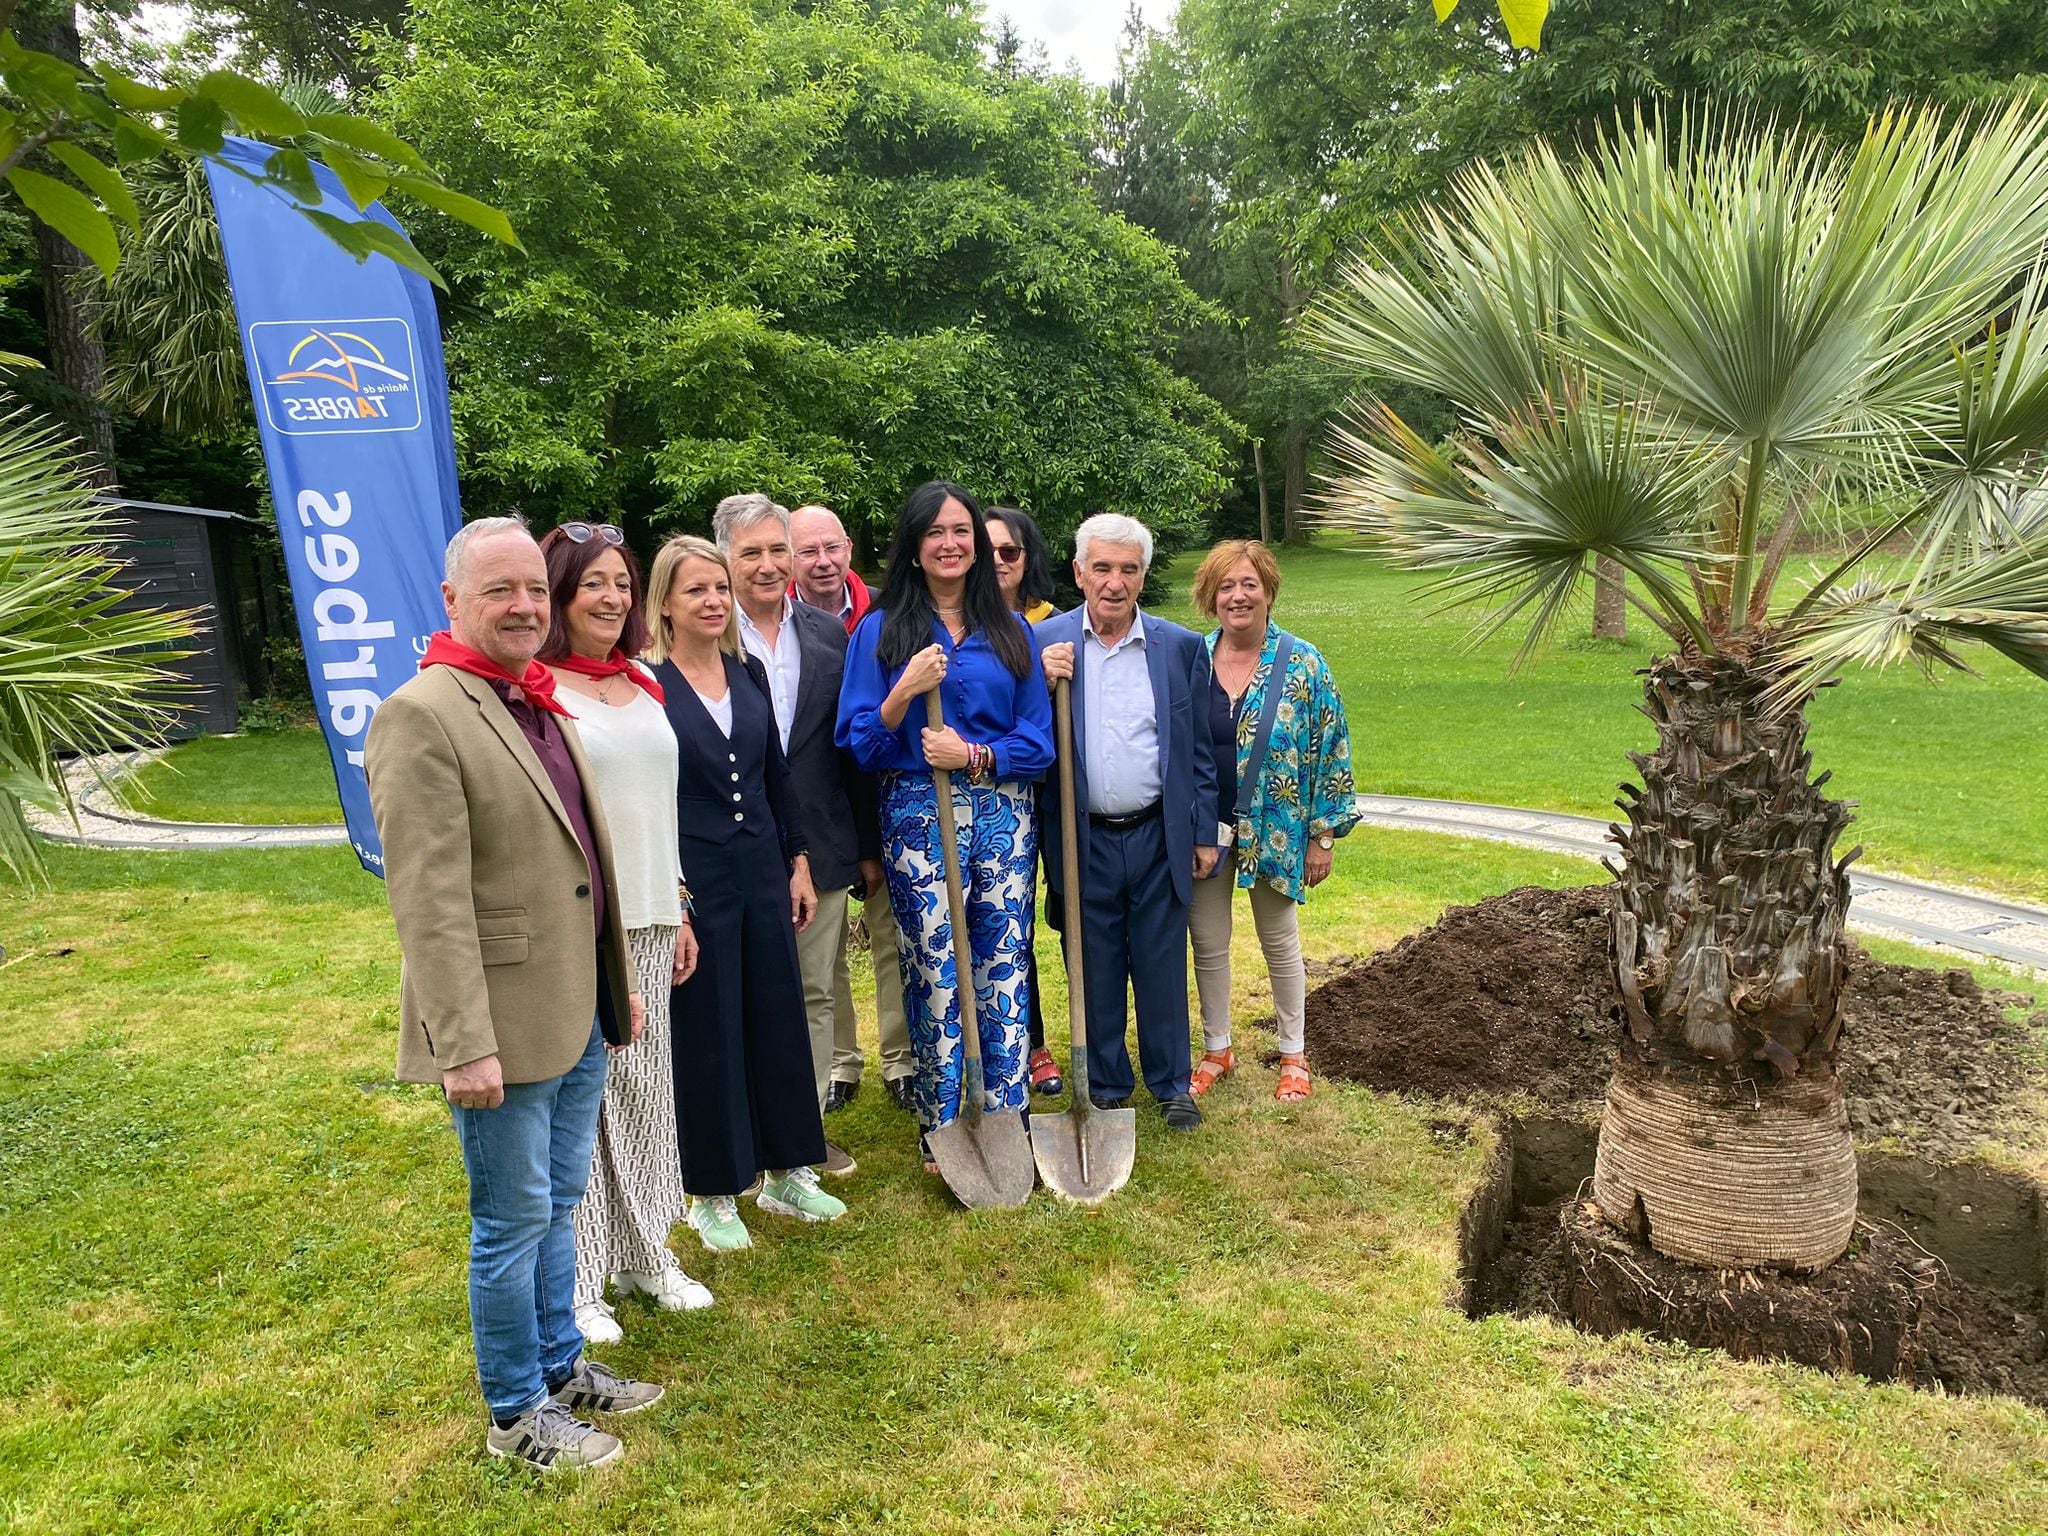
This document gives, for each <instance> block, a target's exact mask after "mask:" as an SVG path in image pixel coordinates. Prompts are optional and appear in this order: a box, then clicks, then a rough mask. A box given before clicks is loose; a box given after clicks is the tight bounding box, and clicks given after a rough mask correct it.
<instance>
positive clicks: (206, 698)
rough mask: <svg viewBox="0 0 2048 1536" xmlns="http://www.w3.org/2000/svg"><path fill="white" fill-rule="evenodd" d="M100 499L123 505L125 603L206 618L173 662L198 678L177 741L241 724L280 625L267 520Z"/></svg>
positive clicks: (117, 545)
mask: <svg viewBox="0 0 2048 1536" xmlns="http://www.w3.org/2000/svg"><path fill="white" fill-rule="evenodd" d="M98 500H100V501H102V502H104V503H105V504H106V505H107V506H109V507H112V508H118V509H119V510H118V513H117V515H116V519H115V526H114V535H115V537H114V552H115V554H116V555H117V556H118V557H119V558H120V560H121V562H122V566H123V570H122V574H121V575H120V576H119V577H117V578H116V579H117V581H118V582H119V583H120V584H121V585H122V586H124V587H125V588H126V589H127V591H128V597H127V599H126V601H125V602H124V603H123V604H122V605H121V606H123V607H127V606H130V605H132V606H134V607H137V608H143V607H148V608H191V609H196V610H198V612H199V613H200V614H201V615H202V617H201V621H200V632H199V634H198V635H196V636H195V637H194V638H193V641H192V643H191V651H192V654H191V655H189V656H187V657H185V658H184V659H182V660H180V661H178V662H176V663H174V664H173V668H174V670H175V671H177V672H178V673H180V674H181V675H182V676H183V677H184V678H185V679H186V680H187V681H188V682H190V683H191V684H192V687H193V692H192V693H191V694H189V695H187V696H186V698H184V699H183V700H181V701H180V706H179V720H178V724H177V725H176V726H174V727H173V728H172V729H171V731H170V732H169V733H168V734H169V735H170V736H171V737H172V738H173V739H174V740H175V739H183V738H187V737H192V736H204V735H217V734H221V733H224V732H228V731H232V730H234V729H235V726H236V723H237V721H238V719H239V709H240V706H241V704H242V702H243V701H244V700H245V699H246V698H247V697H248V694H249V689H250V685H251V683H252V681H254V682H257V683H258V685H259V686H260V685H261V680H262V678H263V676H264V672H265V667H264V660H263V641H264V638H265V635H266V632H267V631H268V629H269V628H270V627H271V617H270V615H269V613H268V612H267V611H266V610H267V608H268V607H269V604H268V603H266V601H265V596H266V594H265V593H264V592H263V590H262V588H263V587H264V586H265V585H266V583H265V581H264V577H263V567H264V565H265V564H266V562H265V560H264V558H263V553H262V552H261V551H259V550H257V549H256V548H255V547H254V545H255V539H254V534H255V533H256V531H257V530H258V529H260V528H261V527H262V526H263V525H262V524H261V523H259V522H257V520H256V519H254V518H250V517H244V516H243V515H242V514H240V513H238V512H221V511H217V510H215V509H213V508H211V507H179V506H171V505H168V504H166V503H164V502H157V501H133V500H130V499H128V498H126V497H120V496H102V497H99V498H98Z"/></svg>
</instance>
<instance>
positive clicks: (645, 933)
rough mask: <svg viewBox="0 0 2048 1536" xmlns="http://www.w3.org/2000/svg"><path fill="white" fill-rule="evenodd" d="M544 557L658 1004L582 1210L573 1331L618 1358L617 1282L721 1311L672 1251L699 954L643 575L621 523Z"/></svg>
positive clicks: (621, 1080) (551, 660) (562, 684)
mask: <svg viewBox="0 0 2048 1536" xmlns="http://www.w3.org/2000/svg"><path fill="white" fill-rule="evenodd" d="M540 549H541V555H542V557H543V558H544V559H545V560H546V561H547V572H548V597H549V601H550V605H551V607H552V609H553V622H552V623H551V624H550V625H549V626H548V637H547V640H546V642H545V643H544V644H543V645H542V646H541V649H540V659H541V660H542V661H544V662H546V663H547V664H548V666H549V668H550V670H552V671H553V673H554V675H555V698H556V700H557V701H558V702H559V703H560V704H561V705H562V707H563V708H565V709H567V710H568V711H569V713H570V714H571V715H572V716H574V717H575V720H576V733H577V735H578V737H579V738H580V739H581V740H582V743H583V752H584V755H585V757H586V758H588V759H589V762H590V774H591V778H592V780H593V784H592V788H593V790H594V792H595V793H596V795H597V797H598V799H599V801H600V802H601V803H602V805H603V806H604V813H605V819H606V820H607V821H608V822H610V823H611V827H612V850H613V857H614V859H615V861H616V864H617V869H618V880H619V907H620V911H619V917H620V920H621V921H622V922H623V923H624V924H625V927H626V948H627V952H628V954H629V955H630V956H631V958H632V962H633V974H634V976H635V977H636V978H637V984H638V986H639V989H640V995H641V997H642V998H644V999H645V1000H646V1004H647V1027H646V1029H645V1031H644V1032H643V1033H642V1035H641V1038H640V1041H639V1043H638V1044H636V1045H634V1046H633V1047H631V1048H630V1049H628V1050H624V1051H620V1052H617V1053H616V1054H614V1056H613V1057H612V1059H611V1062H610V1064H609V1066H610V1070H609V1071H608V1073H607V1074H606V1077H605V1087H604V1102H603V1106H602V1108H601V1109H600V1110H599V1112H598V1119H597V1149H596V1152H595V1154H594V1155H593V1157H592V1159H591V1167H590V1187H589V1189H588V1191H587V1192H586V1193H585V1195H584V1197H583V1203H582V1204H581V1205H580V1206H578V1207H577V1210H576V1326H577V1327H578V1328H580V1329H581V1330H582V1332H583V1336H584V1337H585V1338H587V1339H589V1340H591V1341H592V1342H593V1343H598V1344H610V1343H616V1342H617V1341H618V1340H619V1338H620V1337H621V1336H622V1335H621V1331H620V1328H619V1323H618V1319H617V1317H616V1316H615V1315H614V1314H613V1312H612V1309H611V1308H610V1307H609V1306H607V1305H606V1304H605V1299H604V1288H605V1282H606V1281H607V1280H609V1281H610V1282H611V1284H612V1285H613V1287H614V1288H615V1289H616V1290H617V1292H618V1293H619V1295H621V1296H630V1295H632V1294H634V1293H635V1292H639V1293H640V1294H642V1295H645V1296H647V1297H648V1298H650V1299H651V1300H652V1301H653V1302H654V1304H655V1305H656V1306H657V1307H660V1308H662V1309H664V1310H666V1311H681V1310H685V1309H694V1308H698V1307H708V1306H710V1305H711V1293H710V1292H709V1291H708V1290H706V1289H705V1288H704V1287H703V1286H702V1285H699V1284H698V1283H697V1282H696V1281H695V1280H692V1279H691V1278H690V1277H689V1276H688V1275H686V1274H684V1273H683V1270H682V1266H680V1265H679V1264H677V1263H676V1260H675V1255H674V1254H672V1253H670V1252H669V1250H668V1235H669V1232H670V1231H671V1230H672V1229H673V1228H674V1227H675V1224H676V1223H677V1222H678V1221H679V1220H681V1219H682V1214H683V1180H682V1170H681V1167H680V1166H679V1163H678V1159H677V1151H676V1100H675V1086H674V1080H673V1071H672V1068H671V1066H670V1060H669V1058H670V1045H669V1017H668V1014H669V1006H668V1005H669V991H670V988H671V987H673V986H675V985H677V984H679V983H680V982H682V981H683V980H684V978H686V977H687V976H688V975H689V974H690V972H691V971H692V970H694V969H695V968H696V964H697V939H696V935H695V933H694V932H693V930H692V929H691V926H690V914H689V913H688V912H686V911H684V910H683V904H682V899H681V896H680V894H679V890H680V886H681V882H682V869H681V867H680V865H679V864H678V862H677V855H676V737H675V732H674V731H672V730H671V729H670V728H669V723H668V720H667V718H666V716H665V715H664V714H663V711H662V690H661V687H660V685H659V684H657V683H656V682H655V681H654V679H653V678H651V677H650V676H648V674H647V673H646V672H644V671H642V670H641V668H640V667H639V666H637V665H635V663H634V660H633V658H634V657H636V656H637V655H639V653H640V651H641V648H642V647H643V646H645V645H646V643H647V617H646V613H645V610H644V608H643V606H642V603H641V596H640V567H639V564H638V563H637V562H636V561H635V560H634V558H633V552H632V550H630V549H628V548H627V547H626V541H625V536H624V535H623V534H622V533H621V532H620V531H619V530H618V529H617V528H614V527H611V526H610V525H608V524H592V523H564V524H563V525H562V526H561V527H559V528H556V529H554V530H553V531H552V532H550V533H549V534H548V535H547V536H546V537H544V538H543V539H542V540H541V541H540Z"/></svg>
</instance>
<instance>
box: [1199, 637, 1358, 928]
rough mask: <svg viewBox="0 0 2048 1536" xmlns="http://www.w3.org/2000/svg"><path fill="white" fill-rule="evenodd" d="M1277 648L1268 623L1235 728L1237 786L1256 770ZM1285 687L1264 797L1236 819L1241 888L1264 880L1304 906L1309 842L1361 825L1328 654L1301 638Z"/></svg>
mask: <svg viewBox="0 0 2048 1536" xmlns="http://www.w3.org/2000/svg"><path fill="white" fill-rule="evenodd" d="M1279 644H1280V626H1279V625H1277V624H1275V623H1273V622H1272V621H1271V620H1270V619H1269V620H1268V621H1267V622H1266V643H1265V646H1264V648H1263V649H1262V650H1261V651H1260V653H1259V664H1258V666H1257V667H1255V668H1254V669H1253V671H1252V680H1251V685H1250V687H1249V689H1248V690H1247V692H1246V695H1245V701H1244V709H1243V711H1242V713H1241V715H1240V717H1239V719H1238V724H1237V781H1238V783H1239V784H1242V783H1244V781H1245V775H1246V774H1247V773H1249V772H1250V771H1251V766H1252V765H1251V755H1252V747H1253V744H1254V738H1255V737H1256V736H1257V735H1258V732H1259V714H1260V711H1261V710H1263V709H1264V708H1265V701H1266V689H1267V688H1268V687H1270V686H1271V684H1272V675H1273V658H1274V655H1275V653H1276V652H1277V650H1278V648H1279ZM1208 646H1209V657H1210V660H1211V661H1214V660H1215V656H1216V636H1215V635H1214V634H1211V635H1210V636H1209V637H1208ZM1280 686H1281V688H1282V689H1283V690H1284V692H1282V694H1281V695H1280V707H1279V709H1278V711H1277V712H1276V713H1275V714H1274V716H1273V736H1272V741H1271V743H1270V745H1269V746H1268V747H1267V749H1266V761H1265V763H1264V765H1263V767H1262V769H1261V771H1260V773H1259V783H1258V792H1257V793H1256V794H1255V795H1254V796H1253V797H1252V803H1251V813H1250V815H1248V816H1241V817H1239V818H1238V822H1237V837H1236V848H1237V883H1238V884H1239V885H1241V886H1243V887H1244V888H1245V889H1247V890H1249V889H1250V888H1251V887H1252V885H1253V884H1254V883H1255V882H1257V881H1260V880H1263V881H1265V882H1266V883H1267V884H1268V885H1270V886H1272V887H1273V889H1275V890H1276V891H1280V892H1283V893H1284V894H1285V895H1287V896H1289V897H1291V898H1293V899H1294V900H1295V901H1300V900H1302V899H1303V897H1304V894H1305V891H1306V886H1305V885H1304V877H1305V876H1306V874H1307V870H1308V840H1309V839H1310V838H1311V837H1319V836H1321V835H1322V834H1323V833H1325V832H1327V833H1329V834H1330V836H1332V837H1342V836H1343V835H1344V834H1345V833H1347V832H1349V831H1350V830H1351V829H1352V828H1353V827H1354V826H1356V825H1357V824H1358V803H1357V800H1356V798H1355V787H1354V785H1353V783H1352V779H1351V728H1350V726H1349V725H1348V724H1346V722H1345V719H1344V701H1343V700H1342V699H1341V698H1339V697H1338V696H1337V680H1336V679H1335V678H1334V677H1332V676H1331V675H1330V664H1329V663H1328V662H1326V661H1324V660H1323V653H1322V652H1321V651H1318V650H1317V649H1316V648H1315V647H1314V646H1312V645H1310V644H1309V643H1308V642H1307V641H1306V640H1303V639H1301V638H1300V637H1298V636H1297V637H1296V638H1295V641H1294V650H1293V652H1292V653H1291V654H1290V655H1289V656H1288V658H1287V674H1286V676H1285V677H1283V678H1282V679H1281V682H1280Z"/></svg>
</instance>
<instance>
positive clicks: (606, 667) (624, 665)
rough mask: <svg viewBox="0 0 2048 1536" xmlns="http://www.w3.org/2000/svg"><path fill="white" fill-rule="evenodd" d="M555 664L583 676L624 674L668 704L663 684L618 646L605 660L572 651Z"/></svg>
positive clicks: (655, 699)
mask: <svg viewBox="0 0 2048 1536" xmlns="http://www.w3.org/2000/svg"><path fill="white" fill-rule="evenodd" d="M554 665H555V666H558V667H560V668H561V669H562V670H563V671H564V672H574V673H576V674H577V675H579V676H581V677H619V676H622V675H623V676H626V677H630V678H631V679H633V681H634V682H635V683H636V684H638V685H639V687H640V690H641V692H643V693H645V694H646V695H647V696H648V697H649V698H651V699H653V700H654V702H655V703H657V704H666V703H667V702H668V700H667V699H664V698H663V697H662V696H661V684H659V683H657V682H656V681H655V680H654V679H653V678H651V677H649V676H648V675H647V674H646V673H645V672H643V671H642V670H641V669H640V664H639V663H638V662H636V661H634V660H633V659H632V658H631V657H630V656H628V655H627V654H626V653H625V652H624V651H622V650H620V649H619V648H618V647H617V646H613V647H612V653H611V655H609V656H607V657H605V659H604V660H603V661H592V660H591V659H590V658H589V657H588V656H578V655H577V654H576V653H575V652H574V651H571V652H570V653H569V654H568V655H566V656H563V657H561V658H559V659H558V660H556V661H555V662H554Z"/></svg>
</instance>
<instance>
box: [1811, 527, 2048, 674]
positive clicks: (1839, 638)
mask: <svg viewBox="0 0 2048 1536" xmlns="http://www.w3.org/2000/svg"><path fill="white" fill-rule="evenodd" d="M2030 523H2031V526H2030V527H2029V528H2028V529H2027V531H2026V533H2025V536H2024V537H2022V538H2019V539H2017V540H2016V541H2015V542H2013V543H2011V544H2010V545H2009V546H2008V547H2006V548H2004V549H2002V550H2000V551H1998V552H1996V553H1994V554H1991V555H1988V556H1986V557H1985V558H1983V559H1981V560H1979V561H1977V562H1976V563H1975V564H1973V565H1970V566H1966V567H1962V568H1959V569H1954V570H1948V571H1943V572H1939V573H1937V574H1936V575H1934V576H1933V577H1931V578H1923V577H1921V576H1920V575H1919V574H1918V573H1917V572H1916V573H1914V574H1911V575H1908V576H1906V577H1903V578H1900V579H1897V580H1891V581H1887V580H1884V579H1883V578H1880V577H1876V576H1866V577H1864V578H1862V579H1861V580H1859V581H1857V582H1856V583H1855V584H1853V585H1851V586H1847V587H1838V588H1836V589H1835V590H1833V591H1831V592H1829V593H1827V594H1826V595H1825V596H1824V597H1823V598H1822V599H1821V600H1820V601H1819V602H1817V603H1815V604H1814V605H1813V606H1812V608H1811V609H1809V610H1808V611H1807V613H1806V614H1805V615H1804V616H1803V617H1802V618H1801V619H1800V620H1799V621H1797V622H1796V623H1795V624H1793V625H1791V626H1789V627H1788V628H1787V629H1786V630H1785V631H1784V632H1783V633H1782V635H1781V637H1780V641H1779V648H1780V650H1781V652H1782V654H1784V655H1786V656H1788V657H1790V658H1791V659H1792V661H1793V662H1794V663H1795V667H1794V669H1793V670H1792V671H1790V672H1788V673H1787V675H1786V677H1785V679H1784V681H1783V682H1782V683H1781V684H1780V685H1779V690H1778V695H1779V699H1778V701H1780V702H1782V701H1783V700H1785V699H1790V698H1793V697H1798V696H1801V695H1804V694H1805V693H1807V692H1809V691H1811V689H1812V688H1813V687H1815V686H1816V685H1817V684H1818V683H1819V682H1820V681H1821V680H1823V679H1825V678H1829V677H1833V676H1836V675H1838V674H1839V673H1841V672H1844V671H1846V670H1848V669H1849V668H1851V667H1887V666H1892V665H1895V664H1897V663H1898V662H1901V661H1908V660H1910V661H1913V662H1915V663H1916V664H1918V665H1919V666H1920V667H1921V668H1922V670H1924V671H1928V672H1932V671H1933V670H1934V669H1935V668H1937V667H1948V668H1953V669H1957V670H1968V663H1967V661H1966V659H1965V658H1964V657H1963V655H1962V654H1961V652H1960V648H1961V647H1964V646H1967V645H1971V644H1976V645H1986V646H1989V647H1990V648H1991V649H1992V650H1994V651H1997V652H1998V653H1999V654H2000V655H2002V656H2004V657H2006V658H2008V659H2009V660H2011V661H2014V662H2016V663H2018V664H2019V665H2020V666H2022V667H2024V668H2026V669H2027V670H2028V671H2029V672H2032V673H2034V674H2035V675H2037V676H2039V677H2044V678H2048V517H2040V516H2038V515H2033V514H2030Z"/></svg>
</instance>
